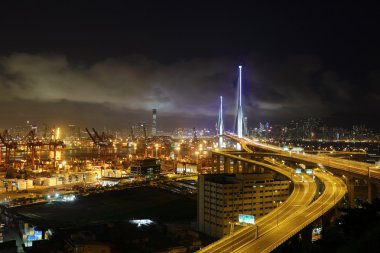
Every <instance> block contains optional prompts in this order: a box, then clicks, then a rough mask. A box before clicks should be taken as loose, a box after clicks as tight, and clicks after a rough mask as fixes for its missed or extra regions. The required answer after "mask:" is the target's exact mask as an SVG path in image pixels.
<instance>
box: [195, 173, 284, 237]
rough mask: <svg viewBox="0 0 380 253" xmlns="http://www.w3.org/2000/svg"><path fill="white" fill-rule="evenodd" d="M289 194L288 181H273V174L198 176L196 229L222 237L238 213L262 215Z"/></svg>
mask: <svg viewBox="0 0 380 253" xmlns="http://www.w3.org/2000/svg"><path fill="white" fill-rule="evenodd" d="M288 196H289V181H287V180H285V181H275V180H274V179H273V175H272V174H204V175H199V177H198V229H199V231H201V232H203V233H205V234H208V235H210V236H212V237H215V238H221V237H223V236H225V235H228V234H230V226H231V223H236V222H238V217H239V214H246V215H253V216H254V217H255V218H259V217H262V216H264V215H266V214H268V213H269V212H270V211H272V210H273V209H274V208H276V206H277V203H280V202H283V201H285V200H286V198H287V197H288Z"/></svg>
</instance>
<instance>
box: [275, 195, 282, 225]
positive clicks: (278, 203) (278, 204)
mask: <svg viewBox="0 0 380 253" xmlns="http://www.w3.org/2000/svg"><path fill="white" fill-rule="evenodd" d="M276 203H277V211H276V213H277V227H278V207H279V206H280V204H281V203H282V201H280V202H276Z"/></svg>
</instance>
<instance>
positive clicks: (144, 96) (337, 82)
mask: <svg viewBox="0 0 380 253" xmlns="http://www.w3.org/2000/svg"><path fill="white" fill-rule="evenodd" d="M140 2H141V1H132V3H127V1H10V2H3V1H2V2H1V6H0V87H1V94H2V97H1V100H0V114H1V120H0V128H5V127H11V126H14V125H22V124H25V122H26V120H30V121H31V122H32V123H34V124H42V123H48V124H66V125H67V124H77V125H80V126H87V127H103V126H107V127H109V128H123V127H124V128H126V127H127V126H128V123H129V122H137V121H146V122H149V123H150V121H151V109H152V108H157V109H158V128H159V129H166V130H169V129H172V128H173V127H193V126H195V127H208V128H213V127H214V125H215V123H216V120H217V113H218V106H219V96H221V95H222V96H224V101H225V105H224V109H225V112H226V128H227V129H230V128H231V127H232V125H233V124H232V118H233V116H232V115H233V114H234V104H235V89H236V83H237V74H238V65H239V64H241V65H243V75H244V80H243V86H244V87H243V90H244V96H243V103H244V104H245V106H244V111H245V115H246V116H247V117H248V124H249V126H250V127H256V125H257V124H258V122H260V121H261V122H267V121H269V122H270V123H276V122H287V121H289V120H291V119H297V118H300V117H309V116H313V117H320V118H325V119H326V120H327V122H329V124H331V125H338V126H344V127H349V126H351V125H353V124H366V125H368V126H370V127H372V128H374V129H377V130H380V123H379V122H380V120H379V119H380V110H379V102H380V64H379V59H380V28H379V24H380V18H379V16H380V15H379V13H380V8H379V6H378V5H374V4H369V3H364V1H363V2H362V1H358V2H356V3H355V4H353V3H352V4H351V3H349V1H341V2H339V4H338V3H336V4H331V3H330V4H325V5H323V4H318V3H317V1H303V2H300V3H293V4H290V3H289V1H281V2H282V3H280V4H279V3H277V2H275V1H257V3H250V4H247V2H253V1H241V2H239V1H230V2H229V3H227V2H224V3H221V2H217V1H215V2H214V3H213V4H211V3H210V2H209V3H205V1H204V2H203V3H202V2H199V3H197V2H195V1H175V2H167V1H152V2H153V3H154V4H152V3H140ZM329 2H333V1H329Z"/></svg>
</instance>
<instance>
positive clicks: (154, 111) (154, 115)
mask: <svg viewBox="0 0 380 253" xmlns="http://www.w3.org/2000/svg"><path fill="white" fill-rule="evenodd" d="M156 134H157V109H152V136H156Z"/></svg>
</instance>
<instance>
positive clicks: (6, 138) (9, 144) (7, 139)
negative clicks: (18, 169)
mask: <svg viewBox="0 0 380 253" xmlns="http://www.w3.org/2000/svg"><path fill="white" fill-rule="evenodd" d="M0 140H1V142H2V143H3V145H4V146H5V163H6V164H8V163H10V156H11V154H12V153H13V161H15V160H16V150H17V147H18V142H17V141H15V140H13V138H12V137H11V135H10V134H9V132H8V130H4V132H3V134H0ZM12 151H13V152H12ZM0 153H2V150H1V152H0ZM0 156H1V154H0ZM0 162H1V160H0Z"/></svg>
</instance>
